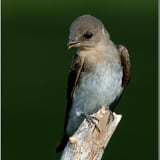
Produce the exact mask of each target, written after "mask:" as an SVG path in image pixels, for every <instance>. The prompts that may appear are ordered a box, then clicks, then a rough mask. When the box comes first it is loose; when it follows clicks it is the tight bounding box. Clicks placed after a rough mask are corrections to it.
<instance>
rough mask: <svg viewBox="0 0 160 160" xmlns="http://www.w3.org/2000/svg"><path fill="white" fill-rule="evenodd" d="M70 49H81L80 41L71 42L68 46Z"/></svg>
mask: <svg viewBox="0 0 160 160" xmlns="http://www.w3.org/2000/svg"><path fill="white" fill-rule="evenodd" d="M67 46H68V49H70V48H72V47H79V46H80V42H79V41H77V42H76V41H69V43H68V44H67Z"/></svg>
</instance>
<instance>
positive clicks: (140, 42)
mask: <svg viewBox="0 0 160 160" xmlns="http://www.w3.org/2000/svg"><path fill="white" fill-rule="evenodd" d="M157 8H158V5H157V1H156V0H150V1H149V0H148V1H146V0H130V1H129V0H121V1H118V0H117V1H115V0H101V1H100V0H99V1H98V0H97V1H93V0H86V1H83V0H81V1H75V0H68V1H62V0H45V1H40V0H23V1H22V0H14V1H13V0H12V1H11V0H3V1H2V159H3V160H28V159H29V160H35V159H37V160H44V159H45V160H53V159H59V157H60V155H59V154H58V155H57V154H55V146H56V144H58V142H59V140H60V138H61V135H62V131H63V124H64V115H65V107H66V84H67V76H68V71H69V67H70V61H71V57H72V56H73V54H74V53H75V51H76V50H75V49H72V50H69V51H68V50H67V46H66V44H67V41H68V33H69V32H68V29H69V26H70V24H71V22H72V21H73V20H74V19H75V18H76V17H77V16H80V15H83V14H88V13H89V14H92V15H94V16H96V17H98V18H100V19H101V20H102V21H103V23H104V24H105V26H106V28H107V29H108V31H109V32H110V35H111V39H112V40H113V41H114V42H115V43H116V44H123V45H125V46H127V48H128V50H129V53H130V58H131V62H132V69H131V72H132V73H131V74H132V75H131V76H132V78H131V82H130V84H129V87H128V89H127V91H126V92H125V94H124V96H123V98H122V99H121V101H120V103H119V104H118V106H117V109H116V113H119V114H122V115H123V119H122V120H121V122H120V124H119V126H118V128H117V130H116V132H115V133H114V135H113V137H112V139H111V141H110V143H109V145H108V147H107V150H106V151H105V154H104V156H103V159H112V160H114V159H123V160H135V159H136V160H141V159H145V160H151V159H153V160H156V159H157V158H158V155H157V154H158V150H157V149H158V147H157V145H158V138H157V136H158V127H157V124H158V122H157V120H158V116H157V114H158V102H157V101H158V80H157V79H158V74H157V70H158V69H157V68H158V31H157V30H158V26H157V23H158V22H157V18H158V16H157V12H158V11H157Z"/></svg>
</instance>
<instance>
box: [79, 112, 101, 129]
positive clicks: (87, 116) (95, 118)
mask: <svg viewBox="0 0 160 160" xmlns="http://www.w3.org/2000/svg"><path fill="white" fill-rule="evenodd" d="M81 115H82V116H84V117H85V118H86V120H87V122H88V123H89V124H91V123H92V124H94V125H95V128H96V129H97V130H98V132H100V129H99V127H98V126H97V123H96V122H95V121H94V120H96V121H98V122H99V119H98V118H97V117H94V116H90V115H88V114H86V113H81Z"/></svg>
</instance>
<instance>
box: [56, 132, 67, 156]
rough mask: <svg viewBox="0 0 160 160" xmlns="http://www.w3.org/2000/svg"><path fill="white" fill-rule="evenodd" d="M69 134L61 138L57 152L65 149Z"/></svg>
mask: <svg viewBox="0 0 160 160" xmlns="http://www.w3.org/2000/svg"><path fill="white" fill-rule="evenodd" d="M68 138H69V137H68V136H67V135H66V134H64V136H63V138H62V139H61V142H60V144H59V145H58V146H57V147H56V153H58V152H62V151H63V149H64V148H65V146H66V144H67V142H68Z"/></svg>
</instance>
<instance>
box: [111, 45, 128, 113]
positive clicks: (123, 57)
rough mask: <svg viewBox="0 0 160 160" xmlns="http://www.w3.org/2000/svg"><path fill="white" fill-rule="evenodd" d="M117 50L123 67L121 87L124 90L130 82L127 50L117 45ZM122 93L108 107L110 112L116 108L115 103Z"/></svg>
mask: <svg viewBox="0 0 160 160" xmlns="http://www.w3.org/2000/svg"><path fill="white" fill-rule="evenodd" d="M117 49H118V51H119V53H120V57H121V64H122V67H123V77H122V87H123V88H124V89H125V88H126V87H127V85H128V82H129V80H130V67H131V64H130V59H129V54H128V50H127V49H126V47H124V46H122V45H117ZM123 93H124V90H123V92H122V93H121V94H120V95H119V96H118V97H116V99H115V100H114V101H113V102H112V104H111V105H110V106H109V108H110V110H111V111H113V110H114V109H115V107H116V105H117V103H118V102H119V101H120V99H121V97H122V95H123Z"/></svg>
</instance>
